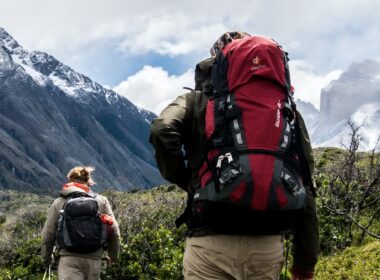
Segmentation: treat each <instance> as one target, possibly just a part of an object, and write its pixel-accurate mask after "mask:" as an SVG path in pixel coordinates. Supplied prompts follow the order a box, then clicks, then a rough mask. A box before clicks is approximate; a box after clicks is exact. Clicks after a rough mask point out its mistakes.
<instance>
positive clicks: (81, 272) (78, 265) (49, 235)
mask: <svg viewBox="0 0 380 280" xmlns="http://www.w3.org/2000/svg"><path fill="white" fill-rule="evenodd" d="M93 171H94V168H92V167H80V166H79V167H75V168H73V169H71V170H70V172H69V173H68V175H67V178H68V180H69V182H68V183H67V184H65V185H64V186H63V187H62V190H61V193H60V197H59V198H57V199H55V200H54V202H53V203H52V205H51V206H50V208H49V210H48V217H47V220H46V222H45V225H44V228H43V231H42V259H43V261H44V263H45V265H46V266H50V265H51V263H52V261H53V257H52V253H53V247H54V246H55V245H56V246H57V248H58V251H59V264H58V279H60V280H84V279H87V280H96V279H100V273H101V265H102V258H104V257H106V259H107V260H108V262H109V263H113V262H116V261H117V259H118V255H119V250H120V244H119V236H120V232H119V227H118V224H117V222H116V220H115V218H114V216H113V213H112V209H111V206H110V204H109V202H108V199H107V198H106V197H104V196H102V195H99V194H97V193H94V192H93V191H91V186H92V185H93V184H94V181H93V180H92V178H91V173H92V172H93ZM105 250H107V253H108V256H104V253H105Z"/></svg>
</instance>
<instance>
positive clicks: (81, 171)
mask: <svg viewBox="0 0 380 280" xmlns="http://www.w3.org/2000/svg"><path fill="white" fill-rule="evenodd" d="M94 171H95V168H94V167H91V166H76V167H74V168H73V169H71V170H70V171H69V173H67V179H69V182H78V183H82V184H86V185H88V186H92V185H95V182H94V180H93V179H92V176H91V174H92V172H94Z"/></svg>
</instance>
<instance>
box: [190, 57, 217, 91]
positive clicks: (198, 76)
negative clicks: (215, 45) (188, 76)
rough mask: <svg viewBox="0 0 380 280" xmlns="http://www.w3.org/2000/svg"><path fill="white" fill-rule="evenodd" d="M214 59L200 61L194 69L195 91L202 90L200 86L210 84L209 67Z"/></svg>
mask: <svg viewBox="0 0 380 280" xmlns="http://www.w3.org/2000/svg"><path fill="white" fill-rule="evenodd" d="M214 61H215V59H214V58H213V57H210V58H207V59H205V60H202V61H201V62H199V63H198V64H197V66H196V67H195V90H202V86H203V85H204V84H206V83H208V84H209V83H210V78H211V67H212V64H213V63H214Z"/></svg>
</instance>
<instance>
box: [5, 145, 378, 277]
mask: <svg viewBox="0 0 380 280" xmlns="http://www.w3.org/2000/svg"><path fill="white" fill-rule="evenodd" d="M315 156H316V168H317V170H316V174H315V179H316V183H317V185H318V197H317V205H318V215H319V220H320V235H321V257H320V261H319V263H318V265H317V270H316V277H315V279H321V280H325V279H326V280H327V279H328V280H330V279H334V280H335V279H380V278H379V277H380V276H379V271H380V267H379V264H380V242H379V241H378V239H377V238H376V236H378V235H380V219H379V212H380V188H379V170H380V169H379V155H378V154H371V153H356V152H355V153H354V154H352V153H350V152H349V151H343V150H340V149H336V148H325V149H317V150H315ZM103 194H104V195H105V196H107V197H108V199H109V201H110V203H111V206H112V208H113V210H114V213H115V216H116V218H117V220H118V221H119V224H120V230H121V234H122V251H121V259H120V262H119V263H118V264H116V265H114V266H112V267H108V268H106V267H104V273H103V275H102V279H113V280H114V279H147V280H148V279H149V280H150V279H165V280H166V279H168V280H170V279H180V277H181V269H182V257H183V250H184V236H185V231H186V228H185V226H182V227H181V228H180V229H176V228H175V225H174V221H175V219H176V218H177V217H178V216H179V214H180V213H181V212H182V211H183V210H184V207H185V204H186V195H185V193H184V192H183V191H182V190H180V189H178V188H177V187H176V186H173V185H168V186H160V187H157V188H154V189H151V190H146V191H135V192H116V191H112V190H108V191H106V192H104V193H103ZM0 198H1V200H0V237H1V240H0V256H1V258H0V279H1V280H3V279H4V280H5V279H7V280H10V279H42V276H43V274H44V272H45V268H44V266H43V264H42V262H41V259H40V243H41V240H40V233H41V229H42V226H43V223H44V220H45V218H46V211H47V209H48V207H49V205H50V203H51V202H52V201H53V199H54V198H53V197H50V196H47V195H46V196H40V195H36V194H30V193H20V192H16V191H11V190H0ZM371 235H372V236H371ZM55 268H56V267H55V266H53V271H54V269H55Z"/></svg>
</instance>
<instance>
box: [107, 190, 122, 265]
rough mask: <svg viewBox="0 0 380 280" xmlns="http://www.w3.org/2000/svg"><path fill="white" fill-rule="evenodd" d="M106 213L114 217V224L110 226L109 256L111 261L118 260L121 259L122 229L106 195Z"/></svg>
mask: <svg viewBox="0 0 380 280" xmlns="http://www.w3.org/2000/svg"><path fill="white" fill-rule="evenodd" d="M104 206H105V210H104V214H107V215H109V216H111V217H112V219H113V220H112V226H111V228H110V233H109V234H110V236H109V239H108V248H107V253H108V257H109V258H110V261H111V262H112V263H113V262H116V261H117V260H118V259H119V252H120V229H119V224H118V223H117V221H116V219H115V217H114V215H113V212H112V208H111V205H110V203H109V201H108V199H107V198H106V197H104Z"/></svg>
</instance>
